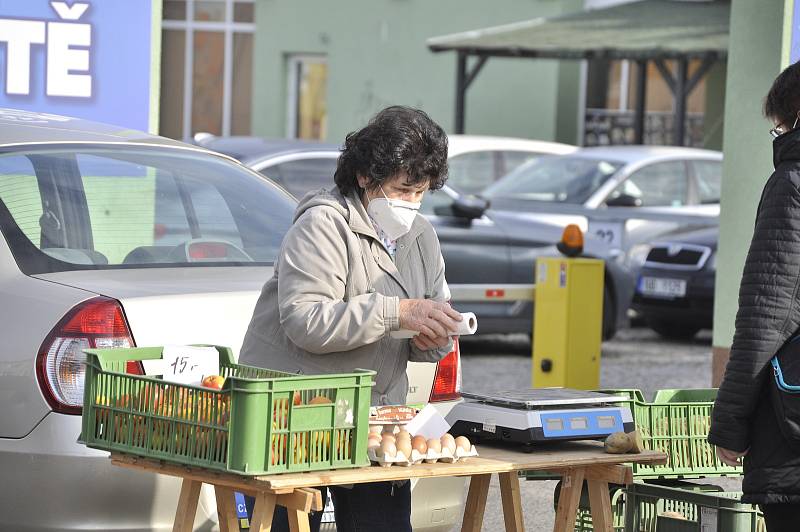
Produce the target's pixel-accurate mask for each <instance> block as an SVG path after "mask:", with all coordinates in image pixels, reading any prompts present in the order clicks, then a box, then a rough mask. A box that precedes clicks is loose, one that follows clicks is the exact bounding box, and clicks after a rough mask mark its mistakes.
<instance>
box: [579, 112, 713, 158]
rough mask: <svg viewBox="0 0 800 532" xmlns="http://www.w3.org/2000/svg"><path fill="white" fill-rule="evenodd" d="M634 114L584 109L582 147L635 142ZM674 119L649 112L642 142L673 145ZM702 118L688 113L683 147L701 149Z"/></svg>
mask: <svg viewBox="0 0 800 532" xmlns="http://www.w3.org/2000/svg"><path fill="white" fill-rule="evenodd" d="M634 118H635V114H634V112H633V111H616V110H612V109H587V110H586V115H585V122H584V123H585V126H584V133H583V145H584V146H611V145H620V144H633V143H634V142H635V140H634V139H635V133H634ZM674 123H675V116H674V114H673V113H671V112H648V113H647V114H646V115H645V120H644V143H645V144H652V145H665V146H669V145H672V144H673V129H674V127H675V126H674ZM704 125H705V116H704V115H703V113H688V114H687V116H686V134H685V137H684V138H685V141H686V142H685V145H686V146H692V147H697V148H701V147H703V131H704Z"/></svg>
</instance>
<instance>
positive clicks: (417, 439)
mask: <svg viewBox="0 0 800 532" xmlns="http://www.w3.org/2000/svg"><path fill="white" fill-rule="evenodd" d="M411 448H412V449H413V450H415V451H417V452H418V453H419V454H426V453H427V452H428V442H426V441H425V436H421V435H416V436H414V437H413V438H411Z"/></svg>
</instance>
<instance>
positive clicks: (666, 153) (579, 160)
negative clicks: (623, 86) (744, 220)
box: [480, 146, 722, 249]
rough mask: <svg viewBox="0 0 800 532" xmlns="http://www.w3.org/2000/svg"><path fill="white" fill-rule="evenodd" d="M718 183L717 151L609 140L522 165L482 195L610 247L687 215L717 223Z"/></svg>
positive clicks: (660, 229) (672, 225)
mask: <svg viewBox="0 0 800 532" xmlns="http://www.w3.org/2000/svg"><path fill="white" fill-rule="evenodd" d="M721 186H722V153H720V152H718V151H712V150H700V149H696V148H679V147H670V146H606V147H597V148H583V149H580V150H578V151H575V152H573V153H570V154H567V155H563V156H558V157H548V158H542V159H538V160H536V161H531V162H528V163H525V164H523V165H520V166H519V167H517V168H516V169H514V170H513V171H511V172H510V173H509V174H507V175H506V176H504V177H503V178H502V179H500V180H499V181H497V182H496V183H493V184H492V185H490V186H488V187H487V188H486V189H485V190H483V191H482V192H481V193H480V195H481V196H483V197H485V198H487V199H489V200H490V201H491V203H492V207H493V208H494V209H495V210H504V211H513V212H519V213H524V216H525V217H526V218H529V219H535V220H540V221H543V222H548V223H556V224H560V225H566V224H569V223H574V224H578V225H579V226H580V228H581V229H582V230H583V231H586V232H588V233H590V234H593V235H595V236H597V237H599V238H601V239H603V240H605V241H606V242H607V244H608V245H609V247H610V248H618V249H627V248H629V247H630V245H632V244H633V243H637V242H642V241H647V240H648V239H650V238H653V237H657V236H658V235H660V234H663V233H665V232H667V231H672V230H675V229H678V228H680V227H684V226H685V223H684V222H685V221H686V220H689V221H694V222H696V223H700V224H705V225H711V224H715V223H716V218H717V217H718V216H719V200H720V191H721ZM703 219H705V222H704V221H703ZM671 221H677V224H675V223H670V222H671ZM626 237H627V242H626Z"/></svg>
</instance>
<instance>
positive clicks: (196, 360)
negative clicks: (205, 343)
mask: <svg viewBox="0 0 800 532" xmlns="http://www.w3.org/2000/svg"><path fill="white" fill-rule="evenodd" d="M142 365H143V366H144V372H145V375H161V376H163V378H164V380H165V381H170V382H177V383H180V384H200V383H201V382H202V381H203V378H205V377H208V376H209V375H219V353H218V352H217V350H216V349H215V348H213V347H197V346H189V345H165V346H164V349H163V350H162V352H161V359H160V360H143V361H142Z"/></svg>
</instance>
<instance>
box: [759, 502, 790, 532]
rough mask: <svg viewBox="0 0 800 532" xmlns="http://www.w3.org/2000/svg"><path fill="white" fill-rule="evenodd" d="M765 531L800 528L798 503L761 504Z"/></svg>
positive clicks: (772, 531) (784, 530) (776, 531)
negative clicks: (765, 526)
mask: <svg viewBox="0 0 800 532" xmlns="http://www.w3.org/2000/svg"><path fill="white" fill-rule="evenodd" d="M760 507H761V511H762V512H764V521H765V523H766V525H767V532H795V531H797V530H800V504H762V505H760Z"/></svg>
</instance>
